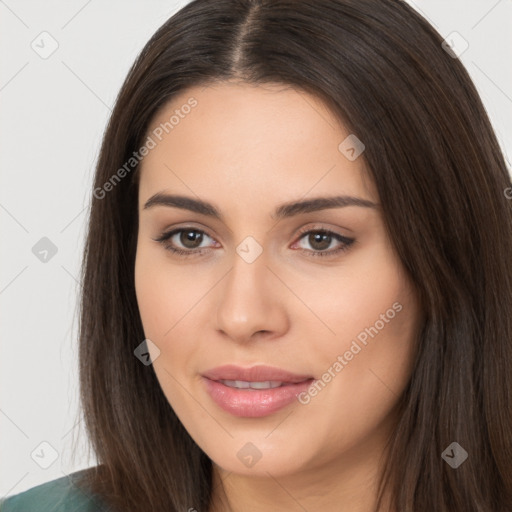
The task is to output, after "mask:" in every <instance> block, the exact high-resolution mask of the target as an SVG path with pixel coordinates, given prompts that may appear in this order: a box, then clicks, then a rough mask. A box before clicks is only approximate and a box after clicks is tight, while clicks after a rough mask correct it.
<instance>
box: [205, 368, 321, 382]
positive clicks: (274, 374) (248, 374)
mask: <svg viewBox="0 0 512 512" xmlns="http://www.w3.org/2000/svg"><path fill="white" fill-rule="evenodd" d="M202 375H203V377H206V378H207V379H210V380H242V381H246V382H266V381H270V380H273V381H279V382H289V383H292V384H293V383H297V382H303V381H305V380H309V379H312V378H313V377H312V376H311V375H299V374H296V373H291V372H289V371H286V370H283V369H281V368H275V367H273V366H264V365H258V366H252V367H251V368H243V367H241V366H236V365H233V364H228V365H224V366H217V367H216V368H212V369H211V370H208V371H206V372H204V373H203V374H202Z"/></svg>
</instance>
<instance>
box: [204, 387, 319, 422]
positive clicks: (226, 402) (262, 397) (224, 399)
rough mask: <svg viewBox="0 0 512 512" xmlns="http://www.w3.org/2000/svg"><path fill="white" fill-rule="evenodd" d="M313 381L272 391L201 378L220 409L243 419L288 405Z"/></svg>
mask: <svg viewBox="0 0 512 512" xmlns="http://www.w3.org/2000/svg"><path fill="white" fill-rule="evenodd" d="M313 380H314V379H309V380H306V381H304V382H298V383H297V384H286V385H284V386H279V387H278V388H273V389H238V388H232V387H229V386H225V385H224V384H222V383H221V382H217V381H215V380H211V379H208V378H206V377H203V381H204V382H205V385H206V390H207V391H208V393H209V394H210V396H211V397H212V399H213V401H214V402H215V403H216V404H217V405H218V406H219V407H220V408H221V409H223V410H224V411H226V412H229V413H231V414H233V415H234V416H241V417H245V418H260V417H261V416H267V415H269V414H272V413H273V412H276V411H279V410H280V409H282V408H283V407H286V406H287V405H290V404H291V403H292V402H293V401H294V400H296V398H297V395H298V394H299V393H302V392H303V391H306V389H308V387H309V386H310V385H311V383H312V382H313Z"/></svg>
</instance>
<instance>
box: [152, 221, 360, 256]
mask: <svg viewBox="0 0 512 512" xmlns="http://www.w3.org/2000/svg"><path fill="white" fill-rule="evenodd" d="M183 231H195V232H197V233H200V234H202V235H206V236H207V237H208V238H211V239H212V240H214V241H215V242H216V243H219V242H217V240H216V239H215V237H213V236H211V235H210V234H209V233H208V231H207V230H206V229H203V228H198V227H196V226H193V225H191V224H188V225H186V226H178V227H174V228H171V229H169V230H165V231H163V232H162V233H161V234H160V235H159V236H158V237H157V238H153V240H154V241H156V242H158V243H160V244H162V245H163V246H164V247H165V249H166V250H168V251H169V252H171V253H174V254H179V255H181V256H183V257H189V256H195V255H201V254H203V253H204V252H210V249H211V247H198V248H195V249H182V248H180V247H173V246H172V245H171V244H169V243H168V241H169V240H170V239H172V237H173V236H175V235H176V234H178V233H181V232H183ZM310 233H325V234H327V235H328V236H330V237H331V238H334V239H335V240H337V241H338V242H339V243H340V247H338V248H337V249H327V250H321V251H314V250H311V249H304V248H298V250H299V251H300V252H302V253H306V254H307V255H308V256H312V257H318V256H321V257H335V256H337V255H338V254H339V253H340V252H343V251H346V250H348V249H349V248H350V246H351V245H352V244H353V243H354V242H356V240H355V238H350V237H347V236H344V235H342V234H341V233H338V232H337V231H335V230H333V229H332V228H326V227H325V226H324V225H318V224H316V225H306V226H303V227H302V228H300V229H299V231H298V233H297V234H296V236H295V241H294V242H293V243H292V247H293V246H294V245H295V244H297V243H298V242H300V240H302V238H304V235H307V234H310Z"/></svg>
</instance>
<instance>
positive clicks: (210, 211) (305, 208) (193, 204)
mask: <svg viewBox="0 0 512 512" xmlns="http://www.w3.org/2000/svg"><path fill="white" fill-rule="evenodd" d="M155 206H167V207H174V208H181V209H183V210H189V211H191V212H195V213H200V214H201V215H206V216H208V217H213V218H215V219H218V220H221V221H223V220H224V219H223V216H222V214H221V213H220V212H219V210H218V209H217V208H215V206H213V205H212V204H211V203H208V202H207V201H203V200H200V199H194V198H192V197H187V196H181V195H173V194H164V193H163V192H158V193H156V194H154V195H153V196H151V197H150V198H149V199H148V200H147V201H146V204H145V205H144V210H147V209H149V208H153V207H155ZM345 206H360V207H364V208H377V204H376V203H374V202H372V201H370V200H368V199H362V198H360V197H354V196H333V197H316V198H313V199H307V200H305V201H293V202H289V203H284V204H281V205H279V206H278V207H277V208H276V209H275V211H274V213H273V214H272V215H271V217H272V219H275V220H280V219H284V218H287V217H293V216H295V215H300V214H302V213H310V212H316V211H319V210H327V209H329V208H343V207H345Z"/></svg>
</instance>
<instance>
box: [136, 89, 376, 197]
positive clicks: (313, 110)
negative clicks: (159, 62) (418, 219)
mask: <svg viewBox="0 0 512 512" xmlns="http://www.w3.org/2000/svg"><path fill="white" fill-rule="evenodd" d="M147 135H148V136H150V137H152V139H153V140H154V142H155V146H154V148H153V149H151V151H150V152H149V154H147V155H146V156H145V157H144V158H143V161H142V163H141V168H140V172H141V180H140V195H141V196H143V197H147V196H149V195H150V194H152V193H155V192H158V191H160V190H166V189H173V190H174V189H176V188H178V189H180V190H181V191H183V192H185V191H186V192H188V193H189V194H190V192H193V193H196V194H197V195H208V192H211V191H212V190H213V189H212V187H214V188H215V187H222V188H223V189H224V190H225V191H226V192H228V197H233V196H234V195H237V194H243V195H247V194H249V195H252V196H253V197H257V196H258V195H261V194H264V195H269V194H270V195H271V194H278V195H279V198H280V199H283V200H286V199H287V198H288V197H289V198H290V199H296V198H297V197H302V196H304V194H307V193H308V191H311V192H312V193H315V194H316V193H325V192H333V190H332V189H333V187H334V188H335V189H336V192H339V193H346V194H354V195H355V194H358V195H362V194H364V195H365V196H366V197H368V198H373V199H375V198H376V195H375V191H374V190H373V189H372V185H371V183H369V181H368V180H367V179H366V177H365V174H364V172H363V171H364V159H363V158H362V157H360V158H357V159H355V160H352V161H351V160H350V159H348V158H347V157H346V153H344V152H343V147H342V148H341V149H340V144H342V143H343V142H344V141H345V140H347V138H349V140H350V137H352V135H351V134H350V132H348V131H347V130H346V128H345V127H344V126H343V125H342V123H341V122H340V121H339V120H338V119H337V118H336V117H335V115H334V114H333V113H332V112H331V111H330V110H329V109H328V108H327V107H326V106H325V105H324V103H323V102H322V101H321V100H319V99H318V98H317V97H315V96H312V95H310V94H307V93H305V92H304V91H300V90H297V89H294V88H291V87H289V86H285V85H281V84H272V85H268V84H266V85H264V86H263V85H258V86H255V85H249V84H240V83H228V82H223V83H216V84H213V85H210V86H207V87H204V86H199V87H192V88H189V89H187V90H185V91H182V92H181V93H180V94H179V95H178V96H176V97H174V98H173V100H172V101H170V102H169V103H168V104H166V105H165V106H164V107H163V108H161V109H160V111H159V112H158V113H157V114H156V115H155V116H154V118H153V119H152V121H151V123H150V127H149V129H148V132H147ZM342 146H343V144H342ZM187 189H188V190H187ZM313 189H314V190H313Z"/></svg>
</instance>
